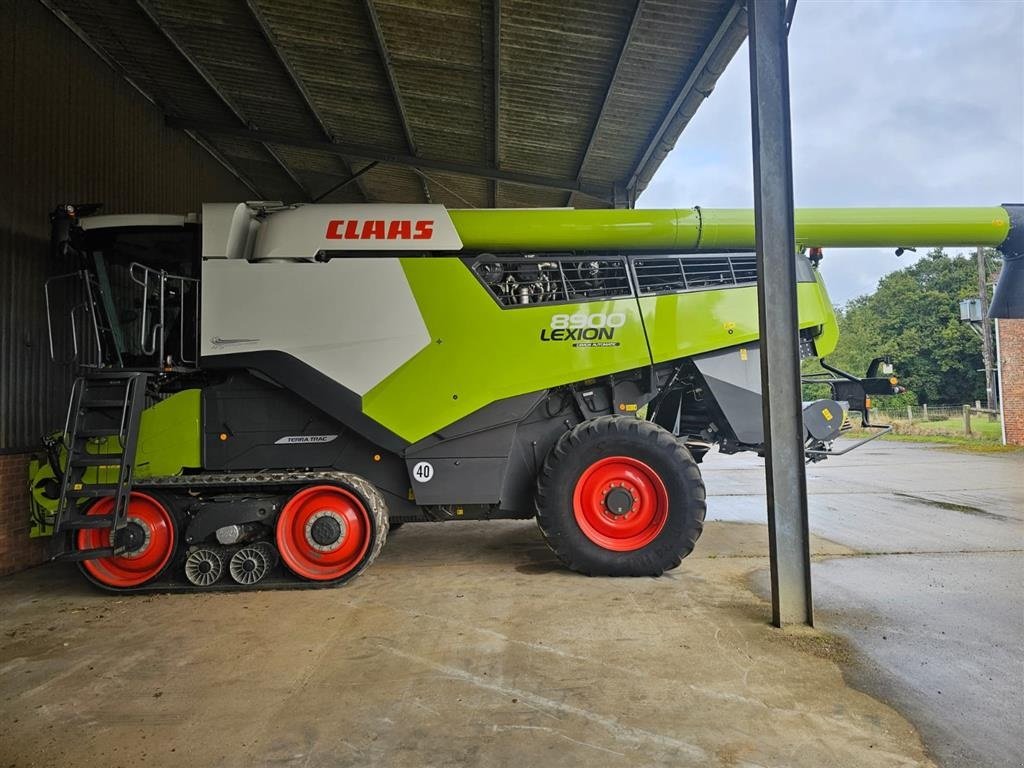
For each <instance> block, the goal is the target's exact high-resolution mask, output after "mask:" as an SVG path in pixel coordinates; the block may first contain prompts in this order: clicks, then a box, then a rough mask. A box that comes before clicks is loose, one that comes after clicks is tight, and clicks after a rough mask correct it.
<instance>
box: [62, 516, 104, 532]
mask: <svg viewBox="0 0 1024 768" xmlns="http://www.w3.org/2000/svg"><path fill="white" fill-rule="evenodd" d="M60 527H61V530H81V529H85V528H110V529H112V528H113V527H114V516H113V515H81V516H80V517H77V518H72V519H70V520H64V521H63V522H62V523H61V524H60Z"/></svg>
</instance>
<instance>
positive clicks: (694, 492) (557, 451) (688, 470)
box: [536, 416, 706, 576]
mask: <svg viewBox="0 0 1024 768" xmlns="http://www.w3.org/2000/svg"><path fill="white" fill-rule="evenodd" d="M536 504H537V522H538V524H539V525H540V529H541V531H542V532H543V533H544V537H545V539H547V542H548V544H549V545H550V546H551V548H552V550H554V552H555V554H556V555H558V557H559V559H560V560H561V561H562V562H563V563H565V564H566V565H567V566H568V567H569V568H572V569H573V570H574V571H579V572H581V573H586V574H590V575H595V576H596V575H601V576H658V575H660V574H661V573H663V572H664V571H666V570H669V569H672V568H675V567H676V566H678V565H679V563H680V562H681V561H682V559H683V558H684V557H686V556H687V555H688V554H690V552H691V551H692V550H693V547H694V545H695V544H696V543H697V539H698V538H699V537H700V534H701V531H702V529H703V527H704V515H705V512H706V503H705V493H704V483H703V481H702V480H701V477H700V470H699V469H698V468H697V464H696V462H695V461H694V459H693V457H692V456H691V455H690V452H689V451H687V450H686V447H685V446H683V444H682V443H680V442H679V441H678V440H677V439H676V438H675V437H674V436H673V435H672V434H671V433H669V432H668V431H667V430H665V429H663V428H662V427H659V426H658V425H656V424H653V423H651V422H649V421H641V420H639V419H632V418H627V417H621V416H602V417H600V418H597V419H592V420H590V421H585V422H583V423H582V424H579V425H577V426H576V427H574V428H573V429H571V430H569V431H568V432H566V433H565V434H564V435H562V437H561V438H560V439H559V441H558V442H557V443H556V444H555V447H554V448H552V450H551V453H549V454H548V457H547V459H546V460H545V462H544V467H543V468H542V470H541V472H540V475H539V477H538V485H537V501H536Z"/></svg>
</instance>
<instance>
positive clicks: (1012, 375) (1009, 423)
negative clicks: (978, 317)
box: [999, 320, 1024, 445]
mask: <svg viewBox="0 0 1024 768" xmlns="http://www.w3.org/2000/svg"><path fill="white" fill-rule="evenodd" d="M999 365H1000V367H1001V368H1002V385H1003V391H1002V401H1003V420H1004V422H1005V425H1006V442H1007V443H1010V444H1011V445H1024V320H1000V321H999Z"/></svg>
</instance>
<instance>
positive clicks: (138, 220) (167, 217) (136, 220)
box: [78, 213, 195, 230]
mask: <svg viewBox="0 0 1024 768" xmlns="http://www.w3.org/2000/svg"><path fill="white" fill-rule="evenodd" d="M188 221H189V219H188V218H187V217H185V216H175V215H173V214H163V213H125V214H112V215H110V216H83V217H82V218H81V219H79V220H78V226H80V227H81V228H82V229H84V230H94V229H121V228H124V227H184V226H185V224H186V223H188ZM192 221H193V223H194V221H195V219H194V217H193V219H192Z"/></svg>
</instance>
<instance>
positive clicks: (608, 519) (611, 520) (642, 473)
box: [572, 456, 668, 552]
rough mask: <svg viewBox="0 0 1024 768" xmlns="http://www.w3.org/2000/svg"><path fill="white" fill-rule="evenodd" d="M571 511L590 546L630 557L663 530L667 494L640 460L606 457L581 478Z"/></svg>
mask: <svg viewBox="0 0 1024 768" xmlns="http://www.w3.org/2000/svg"><path fill="white" fill-rule="evenodd" d="M613 508H614V511H613ZM572 509H573V514H574V515H575V517H576V524H577V525H579V527H580V530H581V531H583V533H584V534H585V535H586V537H587V538H588V539H590V540H591V541H592V542H594V543H595V544H597V545H598V546H599V547H603V548H604V549H610V550H612V551H613V552H631V551H633V550H635V549H640V548H641V547H645V546H647V545H648V544H650V543H651V542H652V541H654V540H655V539H656V538H657V537H658V534H659V533H661V530H662V528H664V527H665V521H667V520H668V491H666V490H665V484H664V483H663V482H662V481H661V478H660V477H658V473H657V472H655V471H654V470H653V469H651V468H650V467H649V466H647V465H646V464H644V463H643V462H642V461H639V460H637V459H633V458H630V457H629V456H609V457H608V458H606V459H601V460H599V461H595V462H594V463H593V464H591V465H590V466H589V467H587V468H586V470H584V472H583V474H582V475H580V479H579V480H577V481H576V489H575V490H574V491H573V495H572Z"/></svg>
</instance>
